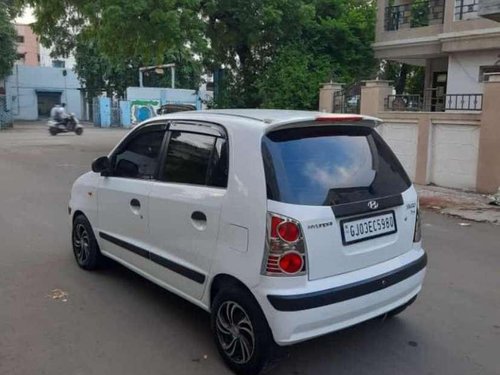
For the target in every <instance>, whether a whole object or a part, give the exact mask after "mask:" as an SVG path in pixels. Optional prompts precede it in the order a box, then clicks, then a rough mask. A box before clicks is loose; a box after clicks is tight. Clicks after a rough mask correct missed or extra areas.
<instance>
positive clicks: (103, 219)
mask: <svg viewBox="0 0 500 375" xmlns="http://www.w3.org/2000/svg"><path fill="white" fill-rule="evenodd" d="M166 129H167V125H166V124H157V123H153V124H148V125H145V126H143V127H141V128H139V129H138V130H137V131H135V132H133V133H131V134H130V136H129V137H127V138H126V139H125V140H124V141H123V142H122V143H121V144H120V146H118V147H117V149H116V150H115V151H114V152H113V154H112V155H111V157H110V158H111V160H110V161H111V166H112V170H111V173H110V175H109V176H101V177H100V181H99V187H98V191H97V196H98V198H97V202H98V207H97V210H98V214H97V216H98V237H99V242H100V245H101V250H102V251H103V252H105V253H107V254H108V255H110V256H111V257H114V258H118V260H121V261H123V262H126V263H127V264H131V265H134V266H137V267H140V268H143V266H145V265H146V264H145V262H147V261H148V252H147V249H148V248H149V243H148V238H149V236H148V234H149V232H148V231H149V228H148V220H149V217H148V215H149V193H150V191H151V188H152V185H153V181H154V179H155V178H156V176H157V173H158V166H159V160H160V155H161V149H162V147H163V140H164V137H165V134H166Z"/></svg>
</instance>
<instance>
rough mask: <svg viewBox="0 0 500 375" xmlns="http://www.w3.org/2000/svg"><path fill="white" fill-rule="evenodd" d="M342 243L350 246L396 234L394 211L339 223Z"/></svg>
mask: <svg viewBox="0 0 500 375" xmlns="http://www.w3.org/2000/svg"><path fill="white" fill-rule="evenodd" d="M340 227H341V232H342V243H343V244H344V245H350V244H353V243H356V242H360V241H366V240H369V239H372V238H376V237H381V236H386V235H388V234H392V233H396V232H397V226H396V216H395V215H394V211H388V212H384V213H377V214H372V215H369V216H364V217H357V218H355V219H347V220H342V221H341V222H340Z"/></svg>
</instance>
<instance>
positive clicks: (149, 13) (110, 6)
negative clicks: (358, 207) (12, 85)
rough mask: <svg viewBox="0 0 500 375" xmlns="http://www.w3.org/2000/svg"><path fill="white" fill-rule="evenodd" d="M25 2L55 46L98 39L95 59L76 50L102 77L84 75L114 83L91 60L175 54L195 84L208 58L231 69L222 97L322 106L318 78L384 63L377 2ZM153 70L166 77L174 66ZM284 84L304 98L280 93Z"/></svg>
mask: <svg viewBox="0 0 500 375" xmlns="http://www.w3.org/2000/svg"><path fill="white" fill-rule="evenodd" d="M20 1H21V2H24V4H30V5H32V6H33V7H34V10H35V15H36V17H37V23H36V24H35V31H36V32H37V33H38V34H39V35H41V41H42V43H44V44H51V43H54V44H55V48H56V49H55V53H56V54H60V55H63V56H64V55H65V54H68V53H69V52H70V51H72V50H75V48H76V49H78V45H79V44H80V43H84V44H85V43H90V42H92V48H94V49H95V51H97V52H96V61H91V62H89V63H88V65H89V66H88V67H85V68H84V67H83V65H84V64H86V61H85V60H86V59H85V58H81V59H78V61H80V63H79V64H80V65H82V68H81V69H80V71H81V72H82V73H81V74H82V75H83V74H84V73H83V71H86V72H89V74H91V73H92V70H94V71H95V74H94V75H95V77H89V79H87V78H84V79H85V81H86V82H91V81H96V82H100V85H101V86H102V85H104V86H110V82H111V81H112V80H111V76H114V74H107V75H106V76H105V78H101V77H102V74H101V73H103V72H102V71H101V70H102V69H101V68H99V69H98V68H95V69H94V68H92V67H93V66H94V67H95V64H96V63H97V64H105V65H108V64H109V65H110V66H111V69H108V68H106V69H104V70H105V72H104V73H106V72H108V73H109V70H111V71H112V72H115V71H118V72H121V73H124V72H123V71H125V73H126V72H128V70H129V67H130V66H132V67H134V69H136V68H137V67H139V66H144V65H156V64H161V63H168V62H172V61H171V60H172V56H173V57H174V62H178V63H179V69H178V72H179V76H180V79H181V80H184V78H182V76H183V75H184V76H186V77H190V78H189V79H188V78H186V79H187V82H189V84H191V85H193V84H194V83H195V81H196V78H195V76H196V75H197V74H198V72H201V65H200V64H201V63H203V65H204V66H205V67H206V68H207V69H209V70H217V69H220V68H223V69H225V72H226V73H225V79H224V85H223V86H224V91H223V92H222V94H223V97H224V100H223V101H221V100H218V101H219V102H221V103H222V102H224V103H225V104H224V105H227V106H231V107H237V106H238V107H259V106H270V105H272V106H278V105H280V106H281V105H286V106H288V107H290V108H314V103H313V102H312V101H311V100H310V98H313V97H317V96H318V89H319V83H321V82H322V81H326V80H329V79H330V78H332V77H333V78H334V79H335V80H338V81H341V82H344V83H351V82H354V81H357V80H360V79H363V78H369V77H370V76H371V75H372V74H373V72H374V67H375V66H376V64H375V60H374V58H373V53H372V50H371V47H370V44H371V42H372V41H373V37H374V29H375V13H376V12H375V2H373V1H366V0H252V1H248V0H169V1H158V0H137V1H127V0H91V1H80V0H64V1H62V0H43V1H41V0H20ZM85 55H87V54H86V53H83V56H85ZM295 57H297V58H298V60H297V61H295ZM101 58H103V59H104V60H100V59H101ZM91 60H92V59H91ZM287 65H290V66H287ZM121 73H120V74H117V77H120V76H122V74H121ZM92 74H93V73H92ZM126 77H128V73H127V74H126ZM146 79H148V80H150V81H152V82H153V81H154V82H156V81H159V82H160V83H161V82H162V81H165V80H168V75H167V74H165V75H164V76H163V77H156V76H154V75H151V76H148V77H146ZM125 82H126V80H125ZM298 82H302V85H301V84H299V83H298ZM304 83H307V84H304ZM97 86H99V85H97ZM114 87H118V85H117V83H115V84H114ZM276 87H281V88H283V89H287V90H288V92H287V94H286V95H290V97H295V98H303V99H302V100H294V101H291V100H287V101H281V100H278V95H277V90H276ZM219 99H220V98H219Z"/></svg>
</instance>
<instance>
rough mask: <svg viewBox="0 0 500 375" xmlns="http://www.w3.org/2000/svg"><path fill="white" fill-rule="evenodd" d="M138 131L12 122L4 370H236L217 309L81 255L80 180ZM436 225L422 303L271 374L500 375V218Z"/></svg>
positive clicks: (2, 141)
mask: <svg viewBox="0 0 500 375" xmlns="http://www.w3.org/2000/svg"><path fill="white" fill-rule="evenodd" d="M124 134H125V133H124V132H123V131H121V130H103V129H86V130H85V133H84V134H83V136H81V137H77V136H75V135H73V134H64V135H58V136H57V137H50V136H49V135H48V134H47V131H46V129H45V128H44V127H42V126H37V127H35V126H27V127H18V128H17V129H14V130H9V131H2V132H0V197H1V198H0V374H2V375H7V374H9V375H10V374H20V375H21V374H22V375H31V374H50V375H53V374H61V375H63V374H64V375H69V374H85V375H91V374H123V375H125V374H131V375H137V374H225V373H228V371H227V370H226V368H225V367H224V365H223V364H222V362H221V360H220V359H219V357H218V355H217V353H216V350H215V347H214V345H213V343H212V336H211V333H210V329H209V318H208V315H207V314H206V313H205V312H204V311H202V310H200V309H198V308H196V307H194V306H192V305H191V304H189V303H187V302H185V301H184V300H182V299H181V298H179V297H176V296H174V295H173V294H171V293H169V292H166V291H164V290H162V289H161V288H159V287H157V286H155V285H153V284H152V283H150V282H148V281H146V280H144V279H142V278H141V277H139V276H136V275H135V274H134V273H132V272H130V271H128V270H126V269H125V268H123V267H121V266H118V265H116V264H115V265H112V266H111V267H110V268H109V269H106V270H103V271H99V272H85V271H82V270H80V269H79V268H78V267H77V265H76V264H75V262H74V260H73V255H72V253H71V249H70V240H69V233H70V231H69V226H68V223H67V201H68V195H69V191H70V187H71V184H72V182H73V181H74V179H75V178H76V177H77V176H78V175H80V174H81V173H82V172H84V171H86V170H88V169H89V166H90V163H91V161H92V160H93V159H94V158H95V157H97V156H100V155H104V154H106V153H107V152H108V151H109V150H110V149H111V147H112V146H113V145H114V144H115V143H116V142H117V141H118V140H119V139H120V138H121V137H122V136H123V135H124ZM424 223H425V224H424V227H423V229H424V236H425V237H424V245H425V247H426V248H427V250H428V255H429V267H428V274H427V279H426V282H425V285H424V289H423V292H422V293H421V295H420V296H419V298H418V299H417V301H416V303H415V304H414V305H413V306H411V308H409V309H408V310H407V311H406V312H405V313H403V314H402V315H401V316H400V317H398V318H395V319H392V320H388V321H370V322H367V323H364V324H362V325H359V326H357V327H353V328H350V329H346V330H344V331H341V332H337V333H334V334H330V335H328V336H325V337H321V338H318V339H316V340H313V341H309V342H306V343H302V344H299V345H296V346H293V347H291V348H290V349H289V350H288V351H287V352H288V355H287V356H285V357H284V358H283V359H281V360H280V361H278V363H277V364H276V365H275V367H274V368H272V369H271V370H270V371H269V372H268V373H269V374H280V375H282V374H294V375H297V374H339V375H341V374H370V375H376V374H408V375H410V374H419V375H420V374H436V375H443V374H453V375H457V374H467V375H468V374H500V358H499V356H500V349H499V348H500V227H498V226H493V225H490V224H478V223H472V224H471V225H470V226H460V225H459V221H458V220H455V219H451V218H447V217H444V216H438V215H436V214H433V213H425V214H424ZM57 289H59V290H60V291H59V290H57ZM54 290H55V291H54Z"/></svg>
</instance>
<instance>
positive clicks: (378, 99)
mask: <svg viewBox="0 0 500 375" xmlns="http://www.w3.org/2000/svg"><path fill="white" fill-rule="evenodd" d="M364 83H365V85H364V86H363V87H361V111H360V112H361V114H362V115H368V116H377V115H378V113H379V112H381V111H383V110H384V103H385V99H386V98H387V96H388V95H391V94H392V91H393V87H392V86H391V85H390V84H389V83H390V81H382V80H373V81H364Z"/></svg>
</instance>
